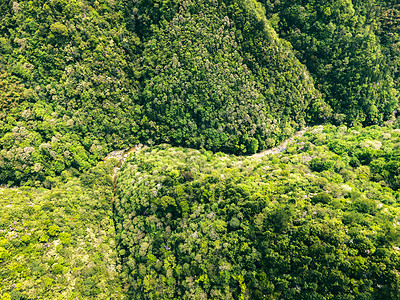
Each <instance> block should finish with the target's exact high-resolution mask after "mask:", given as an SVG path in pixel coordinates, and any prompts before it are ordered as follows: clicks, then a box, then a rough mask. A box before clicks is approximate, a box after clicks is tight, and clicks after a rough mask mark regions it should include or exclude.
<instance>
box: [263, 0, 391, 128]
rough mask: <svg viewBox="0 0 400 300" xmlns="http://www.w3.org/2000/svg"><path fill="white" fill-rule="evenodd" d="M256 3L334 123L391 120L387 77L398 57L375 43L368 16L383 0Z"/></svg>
mask: <svg viewBox="0 0 400 300" xmlns="http://www.w3.org/2000/svg"><path fill="white" fill-rule="evenodd" d="M261 2H262V3H263V4H264V5H265V7H266V10H267V16H268V17H269V18H270V19H271V22H272V23H273V24H274V27H275V28H276V30H277V32H278V33H279V35H280V36H281V37H282V38H283V39H286V40H287V41H289V42H290V43H291V44H292V45H293V48H294V50H295V53H296V57H297V58H298V59H299V60H300V61H301V62H302V63H304V64H305V65H306V66H307V68H308V70H309V71H310V73H311V74H312V76H313V78H314V80H315V83H316V87H317V89H319V90H320V91H321V92H322V93H323V95H324V99H325V100H326V102H327V103H328V104H329V105H331V107H332V108H333V110H334V112H335V114H334V118H333V121H334V122H336V123H338V124H340V123H342V122H345V123H347V124H356V123H360V124H364V125H371V124H377V123H378V124H379V123H382V121H384V120H388V119H390V118H391V116H392V115H393V112H394V110H395V108H396V105H397V103H398V90H396V89H394V88H395V87H396V85H395V83H394V81H393V76H398V75H396V74H395V72H394V71H395V69H396V68H397V63H396V61H397V60H396V57H398V55H397V54H396V53H395V52H394V51H389V50H388V49H387V47H385V46H381V44H380V41H381V39H379V37H377V35H376V33H377V31H376V30H375V29H376V27H377V25H378V18H376V17H374V16H373V14H372V13H373V10H375V9H377V10H379V9H380V5H381V4H382V3H383V2H384V1H351V0H346V1H314V0H298V1H297V0H296V1H274V0H271V1H270V0H262V1H261ZM377 2H381V3H377ZM385 3H386V2H385ZM385 5H386V7H388V6H389V7H390V6H392V5H393V4H391V3H386V4H385ZM393 33H394V32H393ZM393 33H391V32H389V31H388V32H387V36H391V35H393ZM394 34H395V33H394ZM383 35H385V34H383ZM395 35H396V34H395ZM383 42H384V43H385V44H388V41H383ZM389 43H390V42H389ZM396 47H397V46H396V45H393V46H391V47H390V48H391V49H392V50H395V49H396ZM390 61H392V63H390ZM396 72H397V71H396Z"/></svg>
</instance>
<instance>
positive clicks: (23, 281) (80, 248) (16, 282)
mask: <svg viewBox="0 0 400 300" xmlns="http://www.w3.org/2000/svg"><path fill="white" fill-rule="evenodd" d="M110 164H111V162H107V163H101V164H100V165H99V166H97V167H95V168H94V170H91V172H93V173H100V171H99V170H105V169H109V170H111V169H110V166H109V165H110ZM96 169H97V171H96ZM110 173H111V172H109V173H108V176H109V177H110ZM112 196H113V195H112V191H110V188H109V186H108V185H103V182H102V181H101V180H99V182H98V184H97V185H93V186H91V188H88V187H87V186H82V185H81V183H80V182H79V180H77V179H76V178H75V179H70V180H69V181H68V182H66V183H64V184H60V185H58V186H56V187H53V188H52V189H51V190H46V189H38V188H14V189H10V188H2V189H0V297H2V298H1V299H37V298H43V299H77V298H79V299H124V295H123V293H122V288H121V282H120V278H119V275H118V272H119V268H120V267H119V266H118V265H119V263H118V260H117V252H116V249H115V241H114V239H115V231H114V224H113V221H112V218H111V217H112V214H111V209H112V208H111V201H112ZM7 297H8V298H7ZM9 297H11V298H9Z"/></svg>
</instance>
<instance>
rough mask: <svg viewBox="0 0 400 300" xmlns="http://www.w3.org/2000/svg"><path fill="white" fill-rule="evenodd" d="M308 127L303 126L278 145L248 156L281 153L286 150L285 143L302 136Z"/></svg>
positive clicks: (258, 156) (259, 156)
mask: <svg viewBox="0 0 400 300" xmlns="http://www.w3.org/2000/svg"><path fill="white" fill-rule="evenodd" d="M308 129H309V128H307V127H306V128H303V129H302V130H300V131H297V132H296V133H295V134H294V135H292V136H291V137H290V138H288V139H287V140H284V141H283V142H282V143H280V144H279V145H278V146H276V147H274V148H271V149H267V150H264V151H261V152H259V153H256V154H253V155H251V156H249V157H250V158H261V157H264V156H265V155H269V154H278V153H282V152H284V151H285V150H286V148H287V145H288V144H289V143H291V142H293V140H294V139H295V138H296V137H300V136H303V134H304V133H305V132H306V131H307V130H308Z"/></svg>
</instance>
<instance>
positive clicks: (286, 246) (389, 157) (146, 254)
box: [115, 126, 400, 299]
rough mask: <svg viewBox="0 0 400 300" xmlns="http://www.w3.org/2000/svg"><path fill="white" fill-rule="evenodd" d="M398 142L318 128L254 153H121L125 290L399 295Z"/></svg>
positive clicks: (147, 295) (230, 295) (242, 295)
mask: <svg viewBox="0 0 400 300" xmlns="http://www.w3.org/2000/svg"><path fill="white" fill-rule="evenodd" d="M399 141H400V136H399V130H397V129H396V130H393V129H390V128H376V127H375V128H371V127H370V128H365V129H361V128H358V129H357V131H356V130H354V129H351V128H349V129H347V128H346V127H344V126H342V127H332V126H327V127H325V128H324V129H323V130H322V128H320V127H317V128H314V129H313V130H309V131H307V132H306V133H305V134H304V136H303V137H296V138H295V139H294V140H293V141H292V142H291V143H290V144H288V147H287V150H286V151H285V152H284V153H283V154H277V155H266V156H264V157H261V158H260V157H258V156H254V157H252V156H250V157H237V156H228V155H225V154H222V153H219V154H215V155H214V154H212V153H211V152H208V151H197V150H191V149H184V148H172V147H170V146H168V145H161V146H157V147H154V148H145V149H142V150H141V151H139V152H136V153H133V154H132V156H131V158H130V159H128V161H127V162H125V164H124V165H123V168H122V170H121V171H120V174H119V177H118V183H117V192H116V194H117V198H116V203H115V222H116V228H117V241H118V248H119V254H120V255H121V256H122V263H123V273H122V277H123V278H124V280H125V281H126V282H127V284H129V286H130V289H129V295H130V297H131V298H132V299H197V298H199V299H201V298H204V299H206V298H208V297H210V298H212V299H311V298H312V299H399V298H398V296H399V291H400V285H399V272H398V270H399V267H400V252H399V242H400V235H399V234H400V231H399V229H398V224H399V223H398V222H399V217H400V215H399V204H398V203H399V202H398V192H397V189H398V188H399V186H398V185H397V181H396V180H395V181H393V179H394V178H397V177H398V175H397V173H396V172H397V171H396V172H395V173H393V172H394V170H395V168H393V165H397V164H398V156H397V155H396V153H397V152H398V144H399ZM384 158H385V160H383V159H384Z"/></svg>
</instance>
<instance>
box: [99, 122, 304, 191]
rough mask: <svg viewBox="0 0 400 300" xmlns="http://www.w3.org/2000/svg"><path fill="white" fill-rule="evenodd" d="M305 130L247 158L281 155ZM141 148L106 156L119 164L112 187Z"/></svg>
mask: <svg viewBox="0 0 400 300" xmlns="http://www.w3.org/2000/svg"><path fill="white" fill-rule="evenodd" d="M307 130H309V128H307V127H306V128H303V129H302V130H300V131H297V132H296V133H295V134H294V135H292V136H291V137H290V138H288V139H286V140H284V141H283V142H282V143H280V144H279V145H278V146H276V147H274V148H271V149H267V150H264V151H261V152H259V153H256V154H253V155H251V156H248V158H261V157H264V156H265V155H269V154H278V153H282V152H284V151H285V150H286V148H287V146H288V144H289V143H291V142H293V140H294V139H295V138H296V137H300V136H303V134H304V133H305V132H306V131H307ZM142 147H143V145H142V144H138V145H136V146H134V147H132V148H126V149H124V150H116V151H113V152H110V153H109V154H108V155H107V156H106V158H105V160H107V159H111V158H116V159H118V160H119V164H118V166H116V167H115V168H114V171H113V175H112V178H113V182H114V185H115V184H116V181H117V174H118V171H119V170H120V169H121V166H122V164H123V163H124V161H125V159H126V158H127V157H128V155H129V153H131V152H134V151H138V150H140V149H142Z"/></svg>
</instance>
